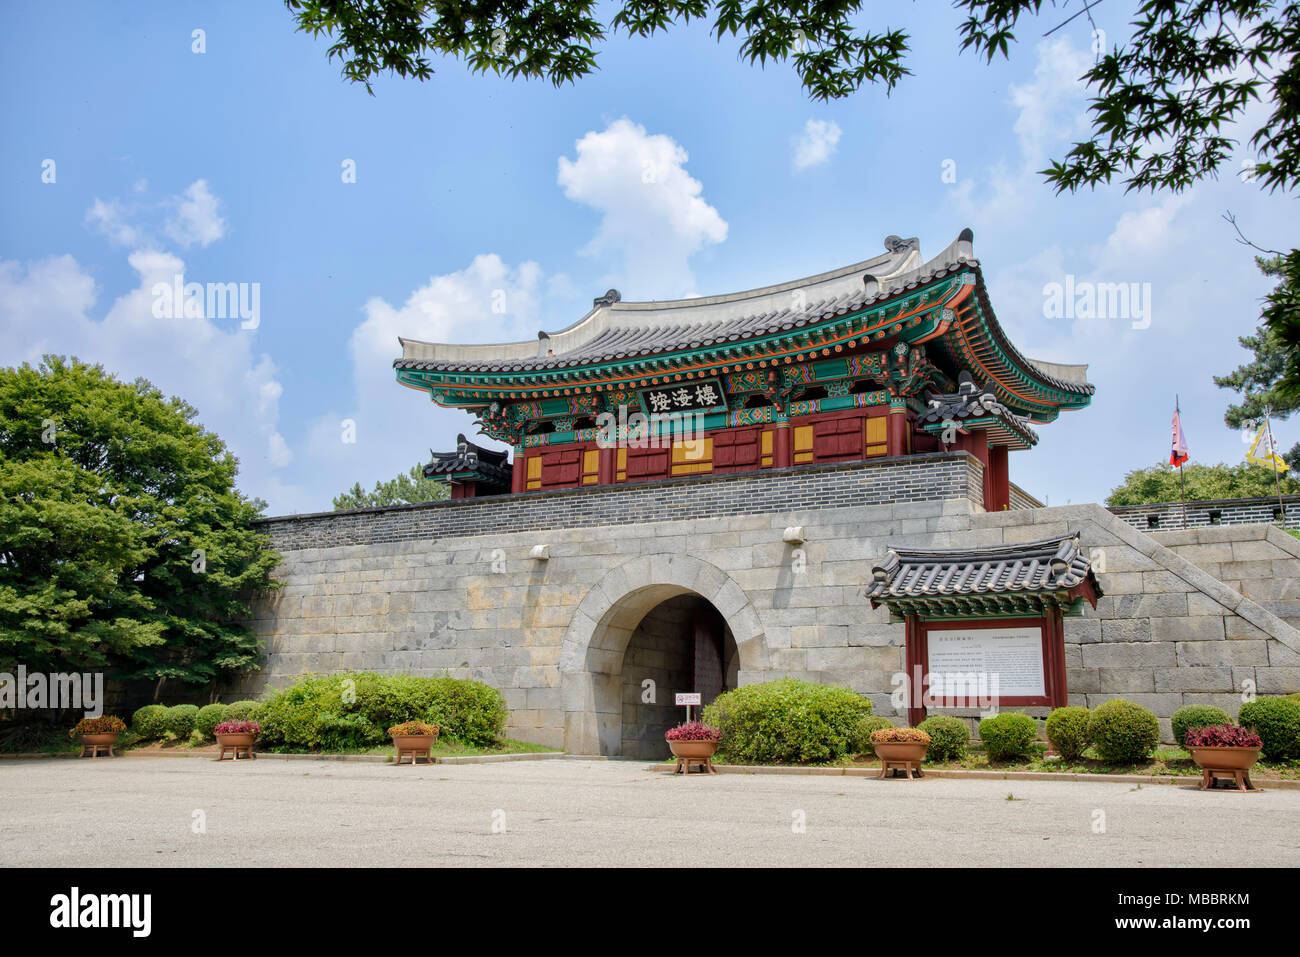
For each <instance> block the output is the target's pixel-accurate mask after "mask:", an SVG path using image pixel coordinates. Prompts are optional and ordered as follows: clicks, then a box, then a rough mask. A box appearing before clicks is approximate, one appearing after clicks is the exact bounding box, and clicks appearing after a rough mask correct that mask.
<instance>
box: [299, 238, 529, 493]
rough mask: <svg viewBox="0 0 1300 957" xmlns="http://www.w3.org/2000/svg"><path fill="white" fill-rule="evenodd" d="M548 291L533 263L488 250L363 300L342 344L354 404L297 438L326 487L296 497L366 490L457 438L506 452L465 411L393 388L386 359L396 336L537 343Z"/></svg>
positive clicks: (329, 413) (318, 419)
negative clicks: (391, 296)
mask: <svg viewBox="0 0 1300 957" xmlns="http://www.w3.org/2000/svg"><path fill="white" fill-rule="evenodd" d="M546 286H547V283H546V282H544V280H543V275H542V270H541V267H539V266H538V265H537V264H536V263H533V262H525V263H522V264H520V265H519V266H516V267H513V268H512V267H510V266H508V265H507V264H506V263H505V262H503V261H502V259H501V257H500V256H498V255H496V254H495V253H489V254H484V255H479V256H476V257H475V258H474V260H473V261H472V262H471V263H470V264H469V266H467V267H466V268H465V269H462V270H460V271H458V272H452V273H446V274H443V275H438V276H433V277H431V278H430V279H429V281H428V282H426V283H425V284H424V285H423V286H421V287H419V288H418V289H416V290H415V291H414V292H412V293H411V294H410V295H409V296H408V297H407V299H406V301H405V302H404V303H402V304H401V305H400V306H394V305H392V304H391V303H389V302H387V301H386V300H384V299H382V298H378V297H376V298H372V299H370V300H369V301H368V302H367V303H366V304H365V307H364V310H363V312H364V318H363V319H362V321H361V322H360V323H359V324H358V325H357V327H356V328H355V329H354V330H353V332H352V336H351V338H350V340H349V342H348V351H349V354H350V356H351V359H352V385H353V393H352V396H351V401H350V402H349V403H348V404H346V405H344V404H340V405H339V406H338V407H335V408H333V409H328V410H324V411H322V412H321V413H320V414H319V415H317V416H315V417H314V418H313V419H312V421H311V422H310V423H309V425H308V428H307V434H306V437H305V438H304V440H303V448H302V450H301V451H302V455H303V457H304V459H305V460H306V461H307V463H308V468H309V469H310V471H311V472H312V474H313V475H317V474H319V475H323V476H324V481H325V482H328V485H327V486H326V485H323V484H322V485H319V487H317V488H316V489H315V490H314V492H313V493H312V494H311V495H309V496H304V497H303V501H304V502H307V503H308V504H307V505H306V506H305V507H311V508H321V507H326V505H327V503H328V502H329V500H330V499H331V498H332V497H333V496H334V495H337V494H338V493H339V492H341V491H343V490H344V489H345V488H349V487H351V485H352V483H353V482H358V481H359V482H360V483H361V484H362V486H363V487H365V488H372V487H373V486H374V483H375V482H376V481H381V480H387V479H390V478H392V477H393V476H395V475H397V474H399V473H402V472H405V471H406V470H407V469H409V468H410V467H411V466H412V465H415V464H417V462H424V461H427V460H428V452H429V449H430V447H431V446H432V447H433V448H434V449H435V450H441V449H446V448H450V447H451V446H452V444H453V442H454V439H455V436H456V433H457V432H464V433H466V434H467V435H470V436H471V437H472V438H473V439H474V441H475V442H479V443H480V444H483V445H486V446H489V447H492V448H500V447H504V446H502V445H501V444H500V443H497V442H494V441H493V440H491V439H488V438H486V437H484V436H476V435H474V432H475V429H474V420H473V419H472V418H471V417H470V416H469V414H468V413H465V412H461V411H458V410H454V409H444V408H442V407H440V406H437V405H434V404H433V403H432V402H431V401H430V399H429V396H428V393H425V392H422V391H413V390H410V389H405V388H402V387H401V386H400V385H398V384H397V382H396V377H395V373H394V371H393V359H395V358H396V357H397V356H399V355H400V354H401V345H400V344H399V343H398V337H399V336H402V337H405V338H409V339H424V340H426V341H430V342H461V343H463V342H506V341H512V340H520V339H534V338H535V337H536V335H537V329H538V316H539V309H540V299H541V296H542V295H543V289H544V288H545V287H546ZM345 421H346V422H350V423H351V424H352V431H353V432H354V438H355V441H344V433H345V428H344V425H343V423H344V422H345Z"/></svg>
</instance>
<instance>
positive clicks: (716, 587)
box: [559, 554, 768, 755]
mask: <svg viewBox="0 0 1300 957" xmlns="http://www.w3.org/2000/svg"><path fill="white" fill-rule="evenodd" d="M680 595H698V596H699V597H700V598H702V599H704V600H705V601H707V602H708V603H709V604H710V605H712V606H713V608H714V609H716V610H717V612H718V613H719V614H720V615H721V616H722V619H723V620H724V621H725V622H726V626H727V629H728V630H729V631H730V633H731V637H732V638H733V639H734V641H735V646H736V652H737V656H738V658H739V671H740V673H741V674H744V673H745V672H751V673H752V672H756V671H764V670H766V668H767V660H768V655H767V648H766V645H765V644H764V640H763V629H762V625H761V623H760V621H759V618H758V614H757V613H756V612H755V611H754V609H753V607H752V606H751V605H750V602H749V598H748V596H746V594H745V592H744V589H742V588H741V587H740V586H739V585H737V584H736V582H735V581H733V580H732V579H731V578H730V577H728V576H727V575H726V573H724V572H723V571H721V570H720V569H718V568H717V567H715V566H714V565H711V564H709V563H708V562H706V561H702V560H701V559H698V558H693V557H691V556H689V555H667V554H663V555H646V556H642V557H640V558H635V559H632V560H631V561H628V562H626V563H624V564H622V565H620V566H618V567H617V568H615V569H613V570H612V571H610V572H608V573H607V574H606V575H605V576H604V577H603V578H602V579H601V580H600V581H599V582H597V583H596V585H594V586H593V587H592V588H591V590H590V591H589V592H588V593H587V595H586V597H585V598H584V599H583V600H582V601H581V602H580V603H579V605H578V607H577V608H576V609H575V611H574V613H573V617H572V619H571V621H570V623H569V627H568V631H567V632H566V634H565V637H564V644H563V646H562V648H561V651H560V663H559V665H560V683H561V688H562V689H563V693H564V710H565V713H564V750H565V751H567V752H569V753H570V754H603V755H616V754H620V753H621V749H622V738H623V735H622V722H623V700H622V688H623V662H624V656H625V653H626V652H627V648H628V643H629V642H630V641H631V639H632V635H633V632H634V631H635V630H636V628H637V626H638V625H639V624H640V623H641V621H642V619H644V618H645V616H646V614H647V613H648V612H650V611H651V609H653V608H655V607H656V606H658V605H660V604H662V603H663V602H665V601H667V600H669V599H672V598H676V597H677V596H680ZM663 690H664V691H665V693H671V690H672V689H663ZM679 690H681V689H679Z"/></svg>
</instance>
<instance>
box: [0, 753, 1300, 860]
mask: <svg viewBox="0 0 1300 957" xmlns="http://www.w3.org/2000/svg"><path fill="white" fill-rule="evenodd" d="M646 768H647V765H645V764H642V763H632V762H622V761H582V760H574V759H558V760H549V761H527V762H518V763H508V764H485V765H436V766H433V767H418V768H410V767H402V768H396V767H392V766H390V765H385V764H369V763H352V762H336V761H279V760H270V759H263V760H259V761H255V762H249V763H247V764H245V763H242V762H241V763H240V764H239V765H238V766H237V767H235V766H232V765H231V764H230V763H229V762H226V763H225V764H217V763H216V762H214V761H207V760H202V759H194V758H147V757H127V758H119V759H116V760H104V759H97V760H94V761H89V760H87V761H75V760H41V761H0V864H3V865H8V866H13V865H66V866H87V865H92V866H94V865H102V866H122V865H126V866H151V865H156V864H167V865H215V866H248V865H253V866H266V865H289V864H297V865H308V866H313V865H321V866H357V865H382V864H387V863H417V864H424V865H478V864H486V865H507V866H509V865H631V866H637V865H682V864H696V865H784V866H790V865H795V866H808V865H819V864H820V865H826V864H830V865H854V866H875V867H881V866H885V867H888V866H893V865H898V864H903V863H911V864H920V865H939V866H943V865H954V864H959V865H976V866H978V865H992V864H997V865H1011V866H1016V865H1044V866H1062V867H1065V866H1089V865H1118V866H1138V865H1150V866H1156V865H1159V866H1178V865H1267V866H1292V867H1294V866H1296V865H1300V826H1298V825H1297V823H1296V822H1297V820H1300V791H1294V790H1291V791H1267V792H1265V793H1262V794H1246V795H1239V794H1202V793H1198V792H1196V791H1194V790H1190V789H1189V788H1186V787H1183V786H1169V785H1156V786H1146V787H1142V788H1137V787H1135V786H1134V785H1131V784H1118V783H1106V782H1096V783H1093V782H1088V783H1082V784H1075V783H1067V782H1060V783H1057V782H1053V781H1015V782H1011V781H983V780H954V779H938V778H932V779H930V780H926V781H919V782H913V783H908V782H905V781H876V780H872V779H870V778H859V777H841V776H834V777H831V776H803V775H741V774H726V775H721V774H720V775H715V776H712V777H705V776H702V775H701V776H692V777H691V778H690V779H689V780H683V779H681V778H674V777H672V776H671V775H667V774H662V773H655V772H651V771H648V770H646ZM1009 793H1010V794H1014V796H1015V797H1016V798H1017V800H1015V801H1009V800H1007V795H1008V794H1009ZM199 811H201V812H202V815H203V817H204V819H205V823H206V833H203V834H196V833H194V830H193V822H194V821H195V819H196V813H195V812H199ZM1099 813H1104V815H1105V817H1104V832H1103V833H1094V822H1095V821H1098V820H1100V818H1099V817H1098V814H1099ZM800 815H802V817H803V820H804V822H805V828H804V830H803V833H797V832H796V830H795V828H794V826H793V825H794V824H795V823H796V822H797V821H798V820H799V817H800ZM494 821H495V822H497V823H498V825H500V824H502V823H503V824H504V832H500V833H494V830H493V825H494Z"/></svg>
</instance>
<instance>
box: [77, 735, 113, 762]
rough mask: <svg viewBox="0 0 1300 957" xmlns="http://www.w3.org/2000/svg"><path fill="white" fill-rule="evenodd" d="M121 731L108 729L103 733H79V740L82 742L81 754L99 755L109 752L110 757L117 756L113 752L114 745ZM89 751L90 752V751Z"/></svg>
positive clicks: (83, 755) (84, 755)
mask: <svg viewBox="0 0 1300 957" xmlns="http://www.w3.org/2000/svg"><path fill="white" fill-rule="evenodd" d="M120 736H121V735H120V732H117V731H108V732H104V733H101V734H79V735H77V740H78V741H79V742H80V743H81V756H82V757H83V758H84V757H92V758H93V757H97V756H98V755H99V754H100V753H102V752H107V753H108V756H109V757H110V758H112V757H116V755H115V754H113V745H114V744H116V743H117V739H118V738H119V737H120ZM88 752H89V753H88Z"/></svg>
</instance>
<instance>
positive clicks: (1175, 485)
mask: <svg viewBox="0 0 1300 957" xmlns="http://www.w3.org/2000/svg"><path fill="white" fill-rule="evenodd" d="M1183 473H1184V474H1183V477H1184V478H1185V479H1186V481H1187V495H1186V497H1187V501H1189V502H1194V501H1203V500H1205V499H1221V498H1263V497H1271V496H1274V495H1276V494H1277V485H1276V484H1275V483H1274V479H1273V472H1272V470H1271V469H1266V468H1264V467H1263V466H1261V465H1252V464H1250V463H1249V462H1242V463H1240V464H1238V465H1224V464H1222V463H1220V464H1218V465H1184V466H1183ZM1296 492H1300V482H1298V481H1296V480H1295V479H1293V478H1291V477H1290V473H1289V472H1284V473H1282V494H1283V495H1293V494H1295V493H1296ZM1181 496H1182V490H1181V486H1180V482H1179V477H1178V469H1176V468H1174V467H1173V466H1172V465H1170V464H1169V463H1167V462H1165V463H1161V464H1158V465H1154V466H1152V467H1151V468H1147V469H1137V470H1135V471H1132V472H1129V473H1128V475H1126V476H1124V484H1123V485H1120V486H1119V487H1117V488H1115V489H1113V490H1112V491H1111V493H1110V495H1108V496H1107V497H1106V504H1107V505H1154V504H1157V503H1159V502H1177V501H1178V500H1179V498H1180V497H1181Z"/></svg>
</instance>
